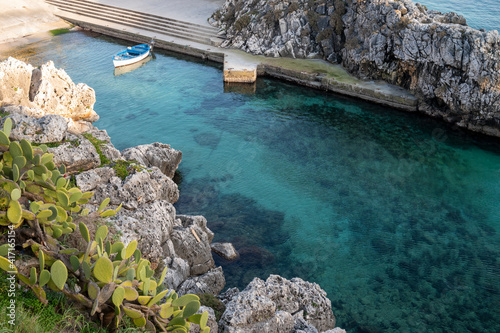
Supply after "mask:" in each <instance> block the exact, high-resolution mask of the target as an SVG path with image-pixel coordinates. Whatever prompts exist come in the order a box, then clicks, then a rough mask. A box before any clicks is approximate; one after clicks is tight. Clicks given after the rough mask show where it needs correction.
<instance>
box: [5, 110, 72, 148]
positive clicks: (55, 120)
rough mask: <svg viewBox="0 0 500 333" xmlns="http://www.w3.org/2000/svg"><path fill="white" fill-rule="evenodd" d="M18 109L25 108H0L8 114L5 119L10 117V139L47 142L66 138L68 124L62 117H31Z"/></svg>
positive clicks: (50, 115)
mask: <svg viewBox="0 0 500 333" xmlns="http://www.w3.org/2000/svg"><path fill="white" fill-rule="evenodd" d="M20 110H25V108H23V107H20V106H10V107H2V108H1V111H2V112H3V113H7V114H8V116H6V117H5V119H7V118H10V119H12V132H11V138H12V139H14V140H22V139H27V140H30V141H31V142H34V143H47V142H60V141H63V140H64V139H65V138H66V133H67V130H68V124H67V123H66V121H65V120H64V118H63V117H61V116H58V115H52V114H49V115H45V116H42V117H41V118H33V117H30V116H26V115H24V114H22V113H19V111H20ZM2 123H3V121H2Z"/></svg>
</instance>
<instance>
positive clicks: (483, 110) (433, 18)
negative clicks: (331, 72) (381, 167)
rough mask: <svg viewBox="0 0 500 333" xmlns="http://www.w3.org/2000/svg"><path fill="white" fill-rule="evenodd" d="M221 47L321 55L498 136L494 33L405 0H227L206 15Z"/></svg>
mask: <svg viewBox="0 0 500 333" xmlns="http://www.w3.org/2000/svg"><path fill="white" fill-rule="evenodd" d="M212 20H213V21H212V23H213V24H215V25H217V26H219V27H221V28H222V29H224V30H225V31H226V33H227V40H226V41H225V43H224V44H223V46H226V47H234V48H240V49H242V50H245V51H247V52H250V53H253V54H264V55H267V56H274V57H278V56H279V57H294V58H314V57H321V58H323V59H326V60H328V61H330V62H333V63H341V64H342V65H343V66H344V67H345V68H346V69H347V70H348V71H349V72H350V73H351V74H354V75H356V76H357V77H359V78H362V79H370V80H371V79H383V80H385V81H387V82H389V83H391V84H396V85H399V86H401V87H403V88H406V89H408V90H409V91H411V92H412V93H413V94H415V95H416V96H417V97H418V98H419V107H418V108H419V110H420V111H421V112H423V113H426V114H428V115H431V116H435V117H441V118H443V119H444V120H446V121H448V122H450V123H453V124H456V125H458V126H460V127H464V128H468V129H470V130H473V131H477V132H482V133H485V134H488V135H493V136H497V137H498V136H500V47H499V46H500V35H499V34H498V32H497V31H484V30H481V31H480V30H475V29H472V28H470V27H468V26H467V25H466V21H465V19H464V18H463V17H462V16H459V15H457V14H454V13H446V14H443V13H440V12H438V11H434V10H428V9H427V8H426V7H425V6H422V5H420V4H415V3H413V2H412V1H410V0H400V1H395V0H367V1H357V0H322V1H314V2H313V1H306V0H294V1H275V0H257V1H242V0H226V2H225V4H224V5H223V7H222V9H221V10H220V11H218V12H216V13H215V14H214V15H213V17H212Z"/></svg>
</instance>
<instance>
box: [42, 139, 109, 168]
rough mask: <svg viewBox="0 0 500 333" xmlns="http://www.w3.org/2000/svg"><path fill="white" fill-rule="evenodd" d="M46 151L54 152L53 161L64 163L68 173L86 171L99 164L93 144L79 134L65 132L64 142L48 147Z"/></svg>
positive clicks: (57, 163)
mask: <svg viewBox="0 0 500 333" xmlns="http://www.w3.org/2000/svg"><path fill="white" fill-rule="evenodd" d="M48 152H49V153H52V154H54V163H55V164H56V165H61V164H64V165H65V166H66V171H67V172H69V173H72V172H76V171H87V170H90V169H94V168H97V167H98V166H99V165H100V164H101V160H100V159H99V154H98V153H97V151H96V149H95V147H94V145H92V143H90V141H89V140H87V139H86V138H84V137H83V136H81V135H74V134H67V135H66V140H65V142H64V143H62V144H61V145H60V146H58V147H54V148H49V149H48Z"/></svg>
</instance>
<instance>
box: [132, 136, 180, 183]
mask: <svg viewBox="0 0 500 333" xmlns="http://www.w3.org/2000/svg"><path fill="white" fill-rule="evenodd" d="M122 155H123V157H124V158H125V159H127V160H129V161H137V162H139V163H140V164H143V165H145V166H148V167H152V166H155V167H158V168H159V169H160V170H161V172H163V173H164V174H165V175H167V177H169V178H174V174H175V170H177V167H178V166H179V163H181V160H182V152H181V151H179V150H175V149H172V148H171V147H170V145H167V144H164V143H159V142H155V143H152V144H149V145H140V146H137V147H132V148H127V149H125V150H123V151H122Z"/></svg>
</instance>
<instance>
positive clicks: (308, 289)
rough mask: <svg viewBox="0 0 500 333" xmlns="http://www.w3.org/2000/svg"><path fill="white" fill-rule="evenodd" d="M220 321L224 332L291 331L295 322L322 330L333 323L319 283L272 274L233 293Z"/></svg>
mask: <svg viewBox="0 0 500 333" xmlns="http://www.w3.org/2000/svg"><path fill="white" fill-rule="evenodd" d="M299 319H302V320H299ZM219 325H220V326H221V327H222V328H223V331H224V332H241V333H244V332H292V331H293V330H294V329H295V328H294V327H295V326H296V325H297V326H298V327H299V328H300V327H309V329H311V327H314V328H315V329H316V330H317V331H320V332H321V331H325V330H328V329H333V328H334V327H335V317H334V315H333V313H332V308H331V302H330V300H329V299H328V298H327V297H326V292H325V291H323V290H322V289H321V288H320V287H319V285H317V284H315V283H309V282H306V281H304V280H302V279H299V278H294V279H292V280H287V279H284V278H282V277H280V276H278V275H271V276H270V277H269V278H268V279H267V280H266V281H263V280H261V279H259V278H255V279H254V280H253V281H252V282H250V284H249V285H248V286H247V287H246V288H245V289H244V290H243V291H242V292H240V293H238V294H236V295H235V296H233V297H232V298H231V300H230V301H229V302H228V303H227V304H226V311H225V312H224V314H223V315H222V318H221V320H220V322H219ZM295 330H296V329H295Z"/></svg>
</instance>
